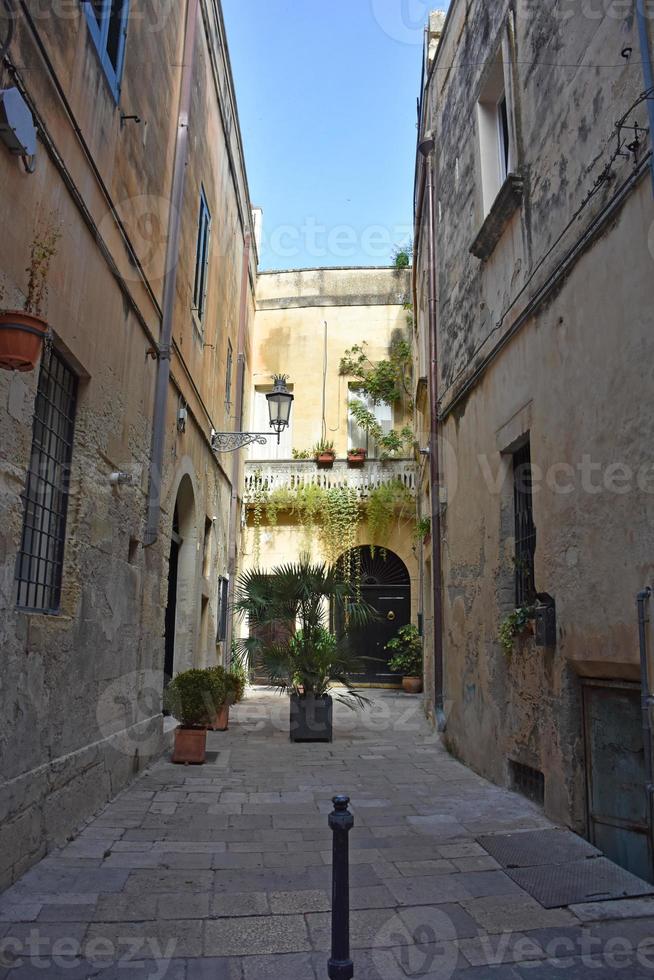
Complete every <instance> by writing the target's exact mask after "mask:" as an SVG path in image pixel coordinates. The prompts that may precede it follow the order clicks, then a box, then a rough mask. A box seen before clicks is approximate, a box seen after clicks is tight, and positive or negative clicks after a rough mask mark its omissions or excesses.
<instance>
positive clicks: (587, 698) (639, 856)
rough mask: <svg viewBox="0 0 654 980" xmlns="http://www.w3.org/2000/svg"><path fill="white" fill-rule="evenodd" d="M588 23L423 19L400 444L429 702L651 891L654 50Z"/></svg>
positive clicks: (552, 8)
mask: <svg viewBox="0 0 654 980" xmlns="http://www.w3.org/2000/svg"><path fill="white" fill-rule="evenodd" d="M591 6H592V5H591ZM602 6H603V5H601V4H600V5H597V8H595V9H593V10H592V11H591V10H590V7H589V6H588V5H583V4H582V5H579V4H576V5H572V4H569V5H560V4H540V3H539V4H532V3H526V2H521V0H519V2H517V3H515V2H509V0H498V2H497V3H493V4H489V3H484V2H483V0H472V2H463V0H453V2H452V3H451V5H450V9H449V12H448V15H447V19H446V20H444V17H442V16H441V17H440V18H438V17H433V18H432V21H431V24H430V35H429V45H430V50H429V52H428V54H427V56H426V68H425V76H424V80H423V90H422V95H421V119H420V134H419V152H418V157H417V170H416V174H417V179H416V256H415V277H414V286H415V301H416V312H417V319H416V323H417V332H416V338H415V350H416V360H417V363H418V370H417V375H418V379H420V378H422V379H423V381H422V396H421V393H420V391H419V397H420V396H421V397H422V401H421V402H419V409H420V411H419V413H418V422H419V436H418V437H419V439H421V440H423V441H424V439H425V438H426V437H427V436H428V435H429V433H430V432H433V435H432V438H431V446H432V449H435V447H436V445H437V444H438V452H439V456H438V461H439V467H440V479H439V485H438V486H434V484H433V481H431V486H428V487H427V489H430V490H431V494H432V495H433V496H436V497H437V505H436V515H437V517H438V523H439V525H440V527H437V528H435V530H436V531H437V532H438V541H437V545H436V554H437V557H438V560H439V561H440V562H441V564H442V579H441V582H439V583H437V584H436V585H435V587H434V589H433V590H432V594H433V596H434V597H436V599H438V596H439V595H440V594H442V621H443V628H442V647H443V650H442V653H443V659H444V687H443V689H442V690H436V694H435V695H434V693H433V692H434V689H435V687H437V686H438V685H435V683H434V681H433V666H432V667H431V668H430V670H431V673H430V678H431V679H430V681H429V690H430V691H431V692H432V697H433V699H434V701H437V700H438V697H439V695H440V696H442V698H443V702H444V710H445V716H446V731H447V739H448V743H449V745H450V746H451V748H452V749H453V751H454V752H455V753H456V754H457V755H458V756H459V757H461V758H462V759H463V760H464V761H465V762H466V763H468V764H470V765H471V766H473V767H474V768H475V769H476V770H477V771H478V772H480V773H482V774H484V775H486V776H489V777H491V778H492V779H494V780H495V781H497V782H498V783H501V784H510V785H513V786H514V787H515V788H517V789H520V790H521V791H523V792H526V793H528V794H530V795H532V796H533V797H534V798H535V799H537V800H540V801H542V802H544V805H545V809H546V811H547V813H548V814H549V815H550V816H551V817H552V818H554V819H555V820H558V821H561V822H563V823H566V824H568V825H569V826H571V827H573V828H575V829H576V830H578V831H579V832H581V833H582V834H585V835H587V836H588V837H590V838H591V839H592V840H594V841H595V842H596V843H597V844H598V845H599V846H600V847H601V848H603V849H604V850H605V851H606V852H607V853H608V854H609V855H610V856H611V857H613V858H614V859H615V860H618V861H619V862H620V863H623V864H625V865H626V866H628V867H631V868H632V869H633V870H636V871H637V872H638V873H640V874H643V875H644V876H645V877H651V875H652V863H651V853H650V850H651V843H650V842H651V828H649V827H648V817H647V800H646V794H645V791H644V786H645V783H646V782H647V778H648V777H647V774H646V772H645V768H644V758H645V757H644V754H643V740H642V734H641V717H640V703H639V698H640V677H641V670H640V660H639V637H638V630H637V618H636V604H635V603H636V594H637V593H638V592H639V590H641V589H642V588H643V586H644V585H645V584H646V583H647V582H648V581H649V582H651V578H652V573H653V571H654V559H653V556H652V547H651V544H652V524H653V521H654V496H653V495H652V490H653V489H654V484H653V482H652V476H653V472H652V456H651V437H650V429H651V426H650V423H649V405H650V402H651V394H652V368H651V365H652V362H653V360H654V339H653V335H652V330H651V297H652V270H653V261H654V259H653V251H652V227H653V225H652V222H653V219H654V206H653V201H652V168H651V141H650V138H649V136H648V133H647V132H646V129H645V128H646V122H647V116H648V100H647V99H646V97H645V96H644V94H643V93H644V89H645V88H646V83H645V82H644V81H643V78H644V74H643V61H644V62H645V63H647V59H648V47H649V48H651V38H649V39H647V31H648V27H649V24H648V23H645V25H644V29H643V30H642V33H641V35H640V36H639V27H640V28H643V24H642V23H639V21H638V19H637V17H636V12H635V11H636V7H637V6H640V5H631V4H625V5H619V6H620V12H617V7H618V5H612V10H610V11H606V10H604V11H602V10H601V8H602ZM606 6H607V5H604V7H605V8H606ZM563 7H565V10H564V9H563ZM441 35H442V36H441ZM439 41H440V43H438V42H439ZM645 77H647V75H646V74H645ZM616 121H618V122H617V123H616ZM430 232H433V236H432V238H431V241H432V244H433V250H434V251H433V259H430ZM432 269H433V272H432ZM430 301H431V303H430ZM430 313H431V315H430ZM431 360H433V361H435V362H436V368H435V370H433V371H432V370H431V369H430V367H431V364H430V361H431ZM419 384H420V380H419ZM430 385H431V392H432V395H433V400H434V404H435V405H437V417H436V418H435V419H433V418H430V414H429V398H428V394H429V391H430ZM426 483H427V484H429V481H428V480H427V481H426ZM424 503H425V504H426V505H427V506H429V507H430V508H431V498H428V497H427V495H425V498H424ZM431 601H432V596H430V597H428V598H427V599H426V602H427V603H429V602H431ZM547 604H549V605H550V610H549V611H546V610H544V609H542V608H541V609H537V611H536V613H535V614H534V612H533V607H534V605H537V606H543V605H547ZM551 604H553V607H552V605H551ZM518 607H520V608H523V607H524V608H525V610H526V612H525V616H524V618H525V621H526V622H525V624H524V628H523V623H522V621H520V619H519V617H513V619H508V620H507V617H508V616H511V614H512V613H513V612H514V611H515V610H516V608H518ZM534 615H535V616H536V620H535V629H536V635H535V636H534V635H532V633H531V629H532V626H531V619H532V617H534ZM539 625H540V627H541V628H543V629H545V627H547V635H545V634H544V633H541V632H539ZM502 627H503V628H504V634H505V638H506V635H507V631H508V641H507V643H506V649H505V648H503V646H502V644H501V643H500V633H501V629H502ZM511 632H513V633H514V634H515V635H514V636H513V637H512V636H511ZM434 646H435V644H433V643H432V644H430V646H429V649H430V651H431V654H430V659H431V660H432V661H433V650H434Z"/></svg>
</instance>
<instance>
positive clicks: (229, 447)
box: [211, 374, 294, 453]
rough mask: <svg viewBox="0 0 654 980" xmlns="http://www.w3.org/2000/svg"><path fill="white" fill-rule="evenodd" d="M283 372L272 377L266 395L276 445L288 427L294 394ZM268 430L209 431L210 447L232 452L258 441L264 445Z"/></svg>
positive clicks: (220, 451)
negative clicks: (271, 384) (275, 434)
mask: <svg viewBox="0 0 654 980" xmlns="http://www.w3.org/2000/svg"><path fill="white" fill-rule="evenodd" d="M286 377H287V376H286V375H285V374H276V375H275V376H274V378H273V382H274V386H273V390H272V391H271V392H269V393H268V394H267V395H266V400H267V402H268V414H269V416H270V428H271V429H273V430H274V431H275V432H276V433H277V445H279V442H280V440H281V435H282V432H283V431H284V429H287V428H288V424H289V422H290V418H291V406H292V404H293V399H294V396H293V395H292V394H291V392H290V391H289V390H288V386H287V384H286ZM270 435H271V434H270V433H269V432H216V431H215V430H214V431H212V433H211V447H212V449H213V451H214V452H215V453H232V452H234V451H235V450H236V449H242V448H243V447H244V446H251V445H252V444H253V443H258V444H259V445H260V446H265V445H266V443H267V442H268V440H269V439H270Z"/></svg>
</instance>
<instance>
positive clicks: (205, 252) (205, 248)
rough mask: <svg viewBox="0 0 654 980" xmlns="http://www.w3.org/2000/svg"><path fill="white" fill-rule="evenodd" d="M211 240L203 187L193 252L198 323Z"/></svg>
mask: <svg viewBox="0 0 654 980" xmlns="http://www.w3.org/2000/svg"><path fill="white" fill-rule="evenodd" d="M210 241H211V212H210V211H209V205H208V203H207V196H206V194H205V192H204V187H203V188H202V189H201V190H200V217H199V220H198V244H197V249H196V253H195V283H194V286H193V309H194V310H195V312H196V314H197V317H198V320H199V321H200V324H201V323H202V321H203V320H204V313H205V309H206V303H207V287H208V284H209V275H208V273H209V243H210Z"/></svg>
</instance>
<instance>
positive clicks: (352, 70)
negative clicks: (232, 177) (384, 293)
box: [223, 0, 444, 269]
mask: <svg viewBox="0 0 654 980" xmlns="http://www.w3.org/2000/svg"><path fill="white" fill-rule="evenodd" d="M435 6H438V4H435V3H433V2H431V3H427V2H423V0H330V2H329V3H326V2H324V0H323V2H320V3H319V2H317V0H223V8H224V14H225V20H226V24H227V35H228V40H229V48H230V55H231V59H232V67H233V71H234V78H235V83H236V94H237V99H238V106H239V116H240V121H241V128H242V131H243V139H244V143H245V153H246V161H247V168H248V179H249V183H250V193H251V196H252V200H253V203H254V204H256V205H259V206H260V207H262V208H263V209H264V244H263V248H262V255H261V268H262V269H284V268H304V267H314V266H339V265H385V264H389V263H390V261H391V257H392V253H393V249H394V246H395V245H401V244H403V243H404V242H406V241H407V240H408V239H409V238H410V234H411V233H410V228H411V221H412V195H413V168H414V155H415V144H416V99H417V96H418V92H419V84H420V71H421V60H422V38H423V27H424V25H425V23H426V20H427V16H428V12H429V9H430V8H432V9H433V7H435ZM440 6H444V4H440Z"/></svg>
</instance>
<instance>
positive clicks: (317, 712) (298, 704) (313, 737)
mask: <svg viewBox="0 0 654 980" xmlns="http://www.w3.org/2000/svg"><path fill="white" fill-rule="evenodd" d="M333 710H334V703H333V701H332V699H331V697H326V698H311V697H308V698H301V697H299V696H298V695H297V694H292V695H291V719H290V736H291V742H331V740H332V718H333Z"/></svg>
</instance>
